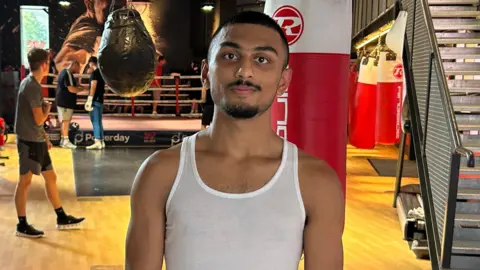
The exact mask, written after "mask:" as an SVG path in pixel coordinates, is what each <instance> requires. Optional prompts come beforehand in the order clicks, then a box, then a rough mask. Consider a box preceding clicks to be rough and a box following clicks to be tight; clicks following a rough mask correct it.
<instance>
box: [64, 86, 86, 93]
mask: <svg viewBox="0 0 480 270" xmlns="http://www.w3.org/2000/svg"><path fill="white" fill-rule="evenodd" d="M67 88H68V92H70V93H73V94H78V93H80V92H83V91H88V89H87V88H84V87H78V86H67Z"/></svg>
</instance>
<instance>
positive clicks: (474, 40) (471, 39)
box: [436, 33, 480, 45]
mask: <svg viewBox="0 0 480 270" xmlns="http://www.w3.org/2000/svg"><path fill="white" fill-rule="evenodd" d="M436 36H437V42H438V44H442V45H445V44H480V33H436Z"/></svg>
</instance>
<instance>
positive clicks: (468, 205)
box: [455, 201, 480, 217]
mask: <svg viewBox="0 0 480 270" xmlns="http://www.w3.org/2000/svg"><path fill="white" fill-rule="evenodd" d="M455 212H456V216H458V215H462V214H467V215H470V214H471V215H477V216H479V217H480V202H478V201H477V202H471V201H469V202H457V205H456V209H455Z"/></svg>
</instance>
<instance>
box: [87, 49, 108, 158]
mask: <svg viewBox="0 0 480 270" xmlns="http://www.w3.org/2000/svg"><path fill="white" fill-rule="evenodd" d="M88 65H89V66H90V69H92V70H93V72H92V73H91V74H90V83H89V85H90V92H89V94H88V98H87V102H86V103H85V110H86V111H87V112H89V114H90V121H92V126H93V136H94V137H95V142H94V143H93V144H92V145H90V146H88V147H87V149H89V150H90V149H103V148H105V141H104V139H103V136H104V135H103V123H102V114H103V99H104V94H105V80H103V77H102V74H101V73H100V70H99V69H98V59H97V57H95V56H92V57H90V59H89V60H88Z"/></svg>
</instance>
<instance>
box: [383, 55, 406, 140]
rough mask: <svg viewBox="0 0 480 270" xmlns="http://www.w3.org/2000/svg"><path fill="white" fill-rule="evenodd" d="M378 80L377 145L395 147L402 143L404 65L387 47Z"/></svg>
mask: <svg viewBox="0 0 480 270" xmlns="http://www.w3.org/2000/svg"><path fill="white" fill-rule="evenodd" d="M377 78H378V80H377V123H376V138H377V143H379V144H384V145H393V144H395V143H398V142H400V132H401V122H402V120H401V114H402V94H403V64H402V61H401V59H399V57H398V56H397V54H396V53H395V52H393V51H392V50H390V49H388V47H387V46H384V47H383V48H382V50H381V51H380V54H379V62H378V77H377Z"/></svg>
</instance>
